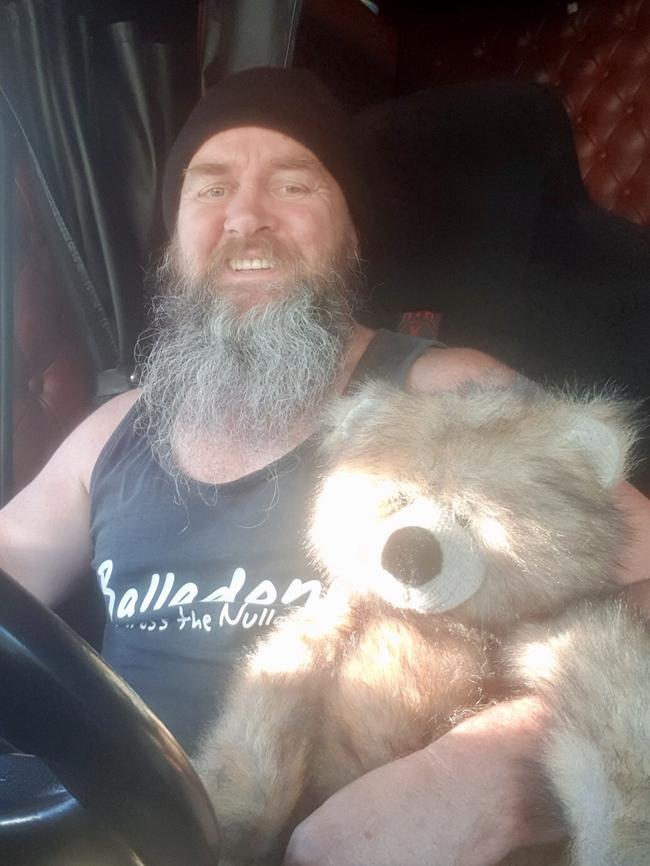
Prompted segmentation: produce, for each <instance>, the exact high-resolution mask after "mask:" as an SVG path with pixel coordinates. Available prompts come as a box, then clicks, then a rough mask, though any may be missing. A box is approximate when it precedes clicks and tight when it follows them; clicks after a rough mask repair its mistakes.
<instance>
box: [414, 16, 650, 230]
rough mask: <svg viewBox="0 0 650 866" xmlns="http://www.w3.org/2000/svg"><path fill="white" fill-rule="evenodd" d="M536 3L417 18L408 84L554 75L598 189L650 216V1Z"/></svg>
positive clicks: (637, 215)
mask: <svg viewBox="0 0 650 866" xmlns="http://www.w3.org/2000/svg"><path fill="white" fill-rule="evenodd" d="M486 6H487V7H489V11H488V10H486V8H485V7H486ZM536 8H537V11H535V7H533V10H532V11H530V7H529V6H528V5H527V4H525V3H522V4H519V7H515V6H514V5H513V4H511V3H510V4H508V6H507V7H503V8H500V6H499V4H498V3H497V4H482V8H481V7H474V8H473V9H469V10H468V9H467V8H465V9H464V11H463V12H460V13H456V14H452V15H450V16H448V18H447V19H446V20H444V21H441V20H440V19H439V18H438V19H437V20H435V21H434V20H433V19H432V20H431V22H430V23H429V24H428V25H427V26H426V27H423V26H422V21H421V20H420V21H419V22H417V23H416V22H415V20H413V21H411V22H410V24H408V25H407V27H406V28H405V31H404V33H403V36H402V41H403V44H407V45H408V46H409V50H408V52H406V53H405V54H404V56H403V57H402V67H401V69H402V76H403V78H402V88H403V89H409V90H412V89H416V88H419V87H423V86H429V85H433V84H439V83H450V82H460V81H469V80H480V79H487V78H496V77H521V78H525V79H527V80H532V81H538V82H541V83H547V84H550V85H551V86H553V87H555V88H557V90H558V92H559V94H560V96H561V97H562V98H563V100H564V102H565V105H566V106H567V109H568V111H569V113H570V115H571V119H572V121H573V126H574V130H575V138H576V147H577V151H578V157H579V160H580V165H581V169H582V174H583V177H584V180H585V185H586V187H587V189H588V190H589V191H590V193H591V195H592V198H593V199H594V200H595V201H596V202H598V203H599V204H600V205H601V206H602V207H605V208H607V209H608V210H611V211H614V212H615V213H617V214H619V215H621V216H624V217H626V218H628V219H630V220H633V221H634V222H637V223H641V224H644V225H650V0H609V2H607V0H605V2H603V0H586V2H579V3H569V4H553V5H551V6H549V5H548V4H545V6H544V7H543V9H542V10H541V11H540V7H539V4H537V7H536Z"/></svg>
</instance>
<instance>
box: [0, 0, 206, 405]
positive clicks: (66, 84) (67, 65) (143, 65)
mask: <svg viewBox="0 0 650 866" xmlns="http://www.w3.org/2000/svg"><path fill="white" fill-rule="evenodd" d="M156 8H157V9H158V15H157V16H155V15H153V13H154V12H155V10H156ZM159 10H160V7H159V5H158V6H157V7H154V6H153V4H152V5H148V4H142V3H141V4H137V3H130V4H129V3H125V2H111V0H104V2H103V3H101V4H97V3H93V2H91V0H84V2H81V0H14V2H3V3H2V4H1V5H0V88H1V91H2V92H1V94H0V97H1V99H2V108H3V111H5V112H8V113H11V114H12V115H13V117H14V118H15V120H16V123H17V124H18V126H19V128H20V130H21V137H22V147H24V148H25V149H26V151H27V154H28V158H29V161H30V162H31V165H32V169H33V171H34V173H35V176H36V179H37V181H38V188H39V193H40V197H41V202H40V204H42V206H43V208H44V210H45V211H46V217H47V221H48V225H49V228H50V234H49V239H50V241H51V244H52V245H53V246H54V247H56V249H57V251H58V255H57V260H58V262H59V263H60V264H61V266H62V270H63V271H64V276H63V281H64V283H65V284H66V287H67V289H68V291H69V293H70V294H71V301H72V306H73V309H75V311H76V314H77V316H78V318H79V326H80V333H81V334H83V335H84V336H85V337H86V340H87V343H88V349H89V354H90V357H91V358H92V359H93V362H94V364H95V367H96V369H97V371H98V372H100V371H107V370H108V371H111V370H112V371H116V372H117V373H118V374H121V375H122V376H123V377H124V378H125V379H126V378H127V377H128V373H129V372H130V370H131V365H132V350H133V343H134V340H135V337H136V335H137V333H138V331H139V330H140V327H141V324H142V284H143V275H144V272H145V269H146V267H147V264H148V263H149V260H150V257H151V254H152V251H154V250H155V249H156V248H157V247H158V246H159V244H160V243H161V241H162V239H163V237H164V235H163V230H162V222H161V217H160V211H159V203H158V202H159V184H160V180H161V172H162V166H163V159H164V155H165V153H166V152H167V150H168V149H169V147H170V145H171V142H172V140H173V137H174V135H175V133H176V131H177V129H178V127H179V125H180V123H181V122H182V120H183V118H184V116H185V115H186V113H187V111H188V109H189V107H190V105H191V104H192V103H193V102H194V100H195V99H196V96H197V94H198V91H199V83H200V73H199V64H198V61H197V59H196V47H195V46H196V12H197V9H196V6H195V5H194V4H192V3H188V2H183V3H181V2H178V3H177V4H174V3H170V4H169V5H168V6H167V7H166V12H165V15H164V26H163V25H162V24H160V22H159V20H158V19H160V18H161V17H163V16H161V15H160V12H159ZM152 22H156V26H155V27H154V26H152ZM118 378H119V376H118ZM115 389H116V390H120V385H119V382H118V384H117V386H116V388H115Z"/></svg>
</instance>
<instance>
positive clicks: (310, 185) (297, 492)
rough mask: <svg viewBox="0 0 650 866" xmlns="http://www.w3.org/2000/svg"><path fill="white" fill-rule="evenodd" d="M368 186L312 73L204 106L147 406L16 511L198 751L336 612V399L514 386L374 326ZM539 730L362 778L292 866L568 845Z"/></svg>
mask: <svg viewBox="0 0 650 866" xmlns="http://www.w3.org/2000/svg"><path fill="white" fill-rule="evenodd" d="M361 187H362V184H361V182H360V179H359V173H358V167H357V165H356V164H355V160H354V158H353V155H352V148H351V143H350V129H349V121H348V118H347V117H346V115H345V114H344V112H343V111H342V109H341V108H340V106H339V105H338V103H337V102H336V101H335V100H334V99H333V97H332V96H331V95H330V94H329V93H328V92H327V91H325V90H324V89H323V88H322V86H321V85H320V84H319V83H318V82H317V81H315V80H314V79H313V78H312V77H310V76H309V75H307V74H305V73H300V72H297V71H292V70H281V69H258V70H249V71H247V72H244V73H240V74H238V75H236V76H233V77H232V78H230V79H227V80H225V81H224V82H222V83H221V84H219V85H217V86H216V87H215V88H213V89H212V90H210V91H208V92H207V93H206V94H205V96H204V97H203V98H202V100H201V101H200V102H199V104H198V105H197V107H196V108H195V110H194V111H193V112H192V114H191V115H190V117H189V119H188V120H187V122H186V124H185V126H184V127H183V129H182V131H181V133H180V135H179V138H178V140H177V141H176V143H175V145H174V148H173V149H172V153H171V155H170V158H169V161H168V164H167V168H166V173H165V181H164V189H163V199H164V212H165V218H166V222H167V225H168V228H169V230H170V235H171V242H170V244H169V247H168V249H167V251H166V253H165V255H164V257H163V260H162V263H161V264H160V266H159V268H158V270H157V274H156V280H155V282H156V298H155V299H154V317H153V323H152V329H151V331H150V333H149V335H148V338H147V340H146V341H145V343H146V345H147V353H146V357H145V358H144V360H143V363H142V379H141V388H140V389H138V390H134V391H133V392H130V393H128V394H124V395H121V396H119V397H117V398H115V399H114V400H112V401H111V402H109V403H107V404H106V405H105V406H103V407H102V408H100V409H99V410H98V411H97V412H95V413H94V414H93V415H92V416H90V417H89V418H88V419H87V420H86V421H85V422H84V423H83V424H82V425H81V426H80V427H79V428H78V429H77V430H76V431H75V432H74V433H73V434H72V435H71V436H70V437H69V438H68V439H67V440H66V441H65V442H64V443H63V444H62V445H61V447H60V448H59V450H58V451H57V452H56V454H55V455H54V456H53V457H52V459H51V461H50V462H49V463H48V465H47V466H46V467H45V469H43V471H42V472H41V474H40V475H39V476H38V477H37V478H36V480H35V481H34V482H33V483H32V484H31V485H29V486H28V487H27V488H26V489H25V490H23V491H22V492H21V493H20V494H19V495H18V496H17V497H16V498H15V499H14V500H13V501H12V502H11V503H10V504H9V505H8V506H6V508H5V509H4V510H3V512H2V514H1V515H0V542H1V543H2V553H1V557H0V565H2V567H3V568H5V569H6V570H7V571H8V572H9V573H11V574H13V575H14V576H15V577H16V578H17V579H18V580H20V581H21V582H22V583H23V584H24V585H26V586H27V587H28V588H29V589H30V590H31V591H32V592H33V593H34V594H35V595H36V596H37V597H39V598H40V599H41V600H43V601H44V602H46V603H48V604H54V603H56V602H57V601H58V600H59V599H60V598H61V597H62V596H63V595H64V594H65V592H66V590H67V589H68V588H69V587H70V585H71V583H72V582H73V580H74V579H76V578H77V577H79V576H80V575H82V574H84V573H85V572H86V570H87V569H88V567H89V565H91V564H92V566H93V569H94V570H95V572H96V573H97V576H98V580H99V583H100V586H101V589H102V592H103V595H104V598H105V601H106V610H107V623H106V630H105V636H104V647H103V652H104V655H105V657H106V659H107V660H108V662H109V663H110V664H111V665H112V666H113V667H114V668H115V670H116V671H117V672H118V673H120V674H121V675H122V676H123V677H124V678H125V679H126V680H127V681H128V682H129V683H130V684H131V685H132V686H133V687H134V688H135V689H136V691H138V692H139V693H140V695H141V696H142V697H143V698H144V699H145V700H146V701H147V702H148V703H149V705H150V706H151V708H152V709H153V710H154V712H156V713H157V714H158V715H159V716H160V718H161V719H162V720H163V721H164V722H165V723H166V724H167V725H168V727H169V728H170V729H171V731H172V732H173V733H174V734H175V735H176V736H177V737H178V739H179V740H180V742H181V744H182V745H184V746H185V748H186V749H187V750H188V751H190V752H191V751H192V749H193V747H194V744H195V742H196V740H197V738H198V736H199V735H200V733H201V731H202V729H203V727H204V725H205V724H206V723H207V721H208V720H209V719H210V718H211V717H213V715H214V714H215V713H216V712H217V711H218V707H219V699H220V695H221V693H222V689H223V684H224V683H225V681H226V679H227V676H228V672H229V670H230V669H231V668H232V666H233V665H234V664H235V663H236V661H237V658H238V657H239V656H240V654H241V652H242V651H243V650H244V649H245V647H246V646H248V645H250V643H251V642H252V641H253V640H255V639H256V638H257V637H258V636H259V635H260V633H262V632H263V631H264V630H265V629H268V627H269V626H270V625H271V623H272V621H273V619H274V618H275V617H276V616H278V615H279V614H281V613H282V612H283V611H284V610H286V609H288V608H289V607H291V606H293V605H296V604H303V603H305V602H307V601H308V600H309V599H310V598H312V597H316V596H318V595H319V594H320V591H321V584H320V581H319V578H318V575H317V574H315V573H314V572H313V570H312V567H311V565H310V563H309V561H308V559H307V557H306V555H305V553H304V549H303V543H302V539H303V533H304V516H305V512H306V511H307V505H308V501H309V497H310V493H311V491H312V488H313V484H314V471H315V470H314V465H313V459H314V454H313V447H314V439H315V437H316V435H317V433H318V423H319V413H320V410H321V408H322V406H323V404H324V402H325V401H326V400H327V399H328V398H329V397H330V396H331V395H334V394H339V393H342V392H343V391H345V390H346V389H349V388H351V387H353V386H354V384H355V382H358V381H359V380H361V379H362V378H364V377H366V376H373V377H385V378H388V379H389V380H391V381H392V382H394V383H397V384H399V385H401V386H402V387H404V388H405V389H406V390H408V391H412V392H416V391H433V390H437V389H444V388H450V387H455V386H456V385H458V384H460V383H461V382H464V381H468V380H472V379H473V380H476V379H481V378H485V377H489V378H491V379H492V380H494V379H501V380H503V381H508V380H509V378H510V377H511V375H512V374H511V372H510V371H508V370H506V369H505V368H503V367H502V366H501V365H500V364H498V363H497V362H496V361H495V360H493V359H491V358H489V357H487V356H485V355H483V354H481V353H479V352H475V351H472V350H463V349H445V348H443V347H441V346H437V345H434V344H431V343H428V342H426V341H420V340H415V339H412V338H409V337H406V336H404V335H397V334H390V333H388V332H385V331H380V332H376V333H374V332H372V331H370V330H368V329H367V328H364V327H362V326H361V325H360V324H358V322H357V321H356V320H355V314H356V312H357V310H358V305H359V302H360V298H361V297H362V295H363V281H362V277H361V269H360V267H359V257H358V250H359V231H360V230H361V229H362V226H363V213H364V206H365V203H364V200H363V196H362V188H361ZM620 501H621V504H622V506H623V507H624V508H625V509H626V513H627V514H628V521H629V524H630V534H631V536H633V537H634V538H635V542H634V543H633V544H631V545H630V548H629V550H628V551H627V552H626V556H624V557H622V560H621V562H622V564H621V580H622V582H626V583H633V582H635V581H640V580H641V579H643V578H646V577H648V570H647V565H646V564H647V563H648V562H649V561H650V550H649V548H650V540H649V539H650V533H648V532H645V533H644V532H643V527H644V526H646V527H647V526H648V525H649V524H650V516H649V514H650V508H649V507H648V503H647V501H646V500H645V499H644V498H643V497H641V496H640V494H638V493H636V492H635V491H634V490H633V489H632V488H630V487H629V486H626V487H625V488H622V489H621V492H620ZM640 586H641V588H640V589H639V590H637V597H638V598H639V599H641V598H642V594H643V593H644V592H645V591H646V588H647V584H645V585H642V584H641V585H640ZM543 721H544V716H543V708H541V707H538V706H536V705H534V704H533V703H531V702H524V701H522V702H513V703H512V704H510V705H508V706H505V707H499V708H495V709H494V710H490V711H488V712H485V713H483V714H481V715H479V716H477V717H475V718H474V719H472V720H471V721H469V722H466V723H464V724H463V725H460V726H458V727H457V728H455V729H454V730H453V731H451V732H450V733H449V734H447V735H446V736H445V737H443V738H441V739H440V740H438V741H437V742H435V743H433V744H432V745H431V746H430V747H428V748H427V749H424V750H422V751H421V752H418V753H416V754H414V755H411V756H409V757H407V758H405V759H402V760H400V761H396V762H394V763H392V764H389V765H387V766H386V767H382V768H380V769H379V770H376V771H374V772H373V773H370V774H369V775H367V776H365V777H363V778H362V779H359V780H357V781H356V782H355V783H354V784H353V785H351V786H350V787H349V788H346V789H344V790H343V791H341V792H339V793H338V794H336V795H335V796H334V797H333V798H332V799H331V800H329V801H328V802H327V803H325V804H324V805H323V806H322V807H321V808H320V809H319V810H317V812H315V813H314V814H313V815H312V816H311V817H310V818H309V819H307V821H305V822H304V823H303V824H302V825H301V826H300V827H299V828H298V830H297V831H296V832H295V833H294V836H293V838H292V840H291V842H290V845H289V849H288V852H287V860H286V862H287V863H288V864H319V863H323V864H324V863H332V862H335V863H336V864H337V866H346V864H350V866H352V864H354V866H363V864H366V866H395V864H400V866H419V864H437V866H448V864H458V863H462V864H463V866H474V864H489V863H494V862H496V861H497V860H499V859H500V858H501V857H503V856H505V855H506V854H507V853H508V851H510V850H512V849H513V848H515V847H518V846H520V845H523V844H527V843H534V842H538V841H542V840H544V839H545V838H549V837H552V835H553V829H552V828H548V827H544V826H540V825H539V823H538V822H536V821H534V820H533V818H532V817H531V816H532V814H533V813H532V810H531V808H530V807H531V804H530V803H529V801H528V798H527V790H528V784H527V779H526V772H525V764H526V758H527V756H529V755H532V754H534V753H535V751H536V749H537V746H538V738H539V736H540V733H541V732H542V731H543Z"/></svg>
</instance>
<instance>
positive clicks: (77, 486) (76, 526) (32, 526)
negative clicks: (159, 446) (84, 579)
mask: <svg viewBox="0 0 650 866" xmlns="http://www.w3.org/2000/svg"><path fill="white" fill-rule="evenodd" d="M135 396H136V395H135V394H134V393H129V394H123V395H121V396H120V397H118V398H116V399H115V400H112V401H111V402H110V403H107V404H106V405H105V406H103V407H102V408H101V409H99V410H97V412H95V413H93V415H91V416H90V417H89V418H87V419H86V420H85V421H84V422H83V423H82V424H80V425H79V427H77V429H76V430H74V431H73V433H71V435H70V436H69V437H68V438H67V439H66V440H65V442H63V444H62V445H61V446H60V447H59V448H58V450H57V451H56V452H55V453H54V455H53V456H52V458H51V459H50V461H49V462H48V463H47V465H46V466H45V467H44V469H43V470H42V471H41V472H40V474H39V475H38V476H37V477H36V478H35V479H34V480H33V481H32V482H31V484H29V485H28V486H27V487H25V489H24V490H22V491H21V492H20V493H18V495H17V496H15V497H14V499H12V500H11V502H9V503H8V505H6V506H5V508H3V509H2V511H0V567H2V568H3V569H4V570H5V571H7V572H9V574H11V575H12V576H13V577H14V578H15V579H16V580H18V581H19V582H20V583H21V584H22V585H23V586H25V587H26V588H27V589H28V590H29V591H30V592H32V593H33V594H34V595H35V596H36V597H37V598H39V599H40V600H41V601H42V602H43V603H45V604H47V605H54V604H56V603H57V602H58V601H59V600H60V599H61V598H63V597H64V596H65V595H66V593H67V591H68V590H69V588H70V587H71V585H72V584H73V583H74V581H75V580H76V579H77V578H79V577H80V576H81V575H83V574H84V573H85V571H86V570H87V569H88V566H89V564H90V559H91V545H90V531H89V496H88V488H89V485H90V476H91V473H92V469H93V467H94V465H95V461H96V459H97V456H98V455H99V452H100V451H101V449H102V447H103V446H104V444H105V442H106V440H107V439H108V437H109V436H110V434H111V432H112V431H113V430H114V429H115V426H116V425H117V424H118V423H119V421H120V419H121V418H122V417H123V415H124V414H125V412H126V411H127V409H128V407H129V406H130V405H131V404H132V403H133V401H134V399H135Z"/></svg>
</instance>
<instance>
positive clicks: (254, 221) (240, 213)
mask: <svg viewBox="0 0 650 866" xmlns="http://www.w3.org/2000/svg"><path fill="white" fill-rule="evenodd" d="M274 226H275V217H274V215H273V211H272V209H271V208H269V206H268V202H267V201H266V199H265V196H264V194H263V192H262V191H260V190H258V189H256V188H255V187H245V186H243V185H242V186H240V187H239V188H238V189H237V190H235V191H234V192H233V193H232V195H231V196H230V199H229V201H228V204H227V207H226V213H225V219H224V230H225V231H226V232H227V233H228V234H230V235H233V236H239V237H248V236H250V235H254V234H256V233H257V232H260V231H265V230H271V229H273V228H274Z"/></svg>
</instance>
